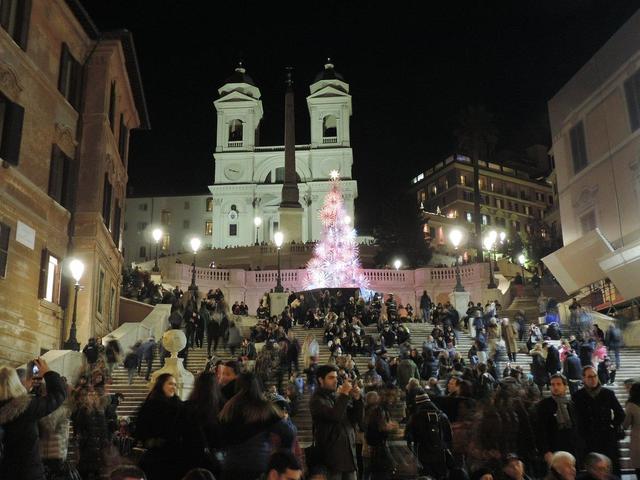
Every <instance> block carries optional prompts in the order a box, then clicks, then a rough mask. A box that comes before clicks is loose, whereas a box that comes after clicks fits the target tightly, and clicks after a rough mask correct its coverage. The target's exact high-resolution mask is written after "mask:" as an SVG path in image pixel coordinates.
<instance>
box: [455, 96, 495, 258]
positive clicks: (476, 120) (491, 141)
mask: <svg viewBox="0 0 640 480" xmlns="http://www.w3.org/2000/svg"><path fill="white" fill-rule="evenodd" d="M454 134H455V136H456V139H457V141H458V148H459V150H460V151H461V152H462V153H465V154H467V155H468V156H470V157H471V161H472V163H473V221H474V223H475V227H476V249H477V251H478V260H479V261H481V262H482V261H483V255H482V218H481V216H480V184H479V179H480V168H479V165H478V160H479V159H483V160H485V161H489V159H490V157H491V155H492V153H493V149H494V147H495V145H496V143H497V141H498V130H497V128H496V126H495V124H494V116H493V114H492V113H491V112H489V111H487V109H486V108H485V107H484V106H482V105H477V106H470V107H467V108H466V109H465V110H463V111H462V112H461V113H460V115H459V116H458V128H457V129H456V130H455V132H454Z"/></svg>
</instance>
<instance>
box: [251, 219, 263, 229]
mask: <svg viewBox="0 0 640 480" xmlns="http://www.w3.org/2000/svg"><path fill="white" fill-rule="evenodd" d="M253 224H254V225H255V226H256V228H258V227H260V225H262V219H261V218H260V217H256V218H254V219H253Z"/></svg>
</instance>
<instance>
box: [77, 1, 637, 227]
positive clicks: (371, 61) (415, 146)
mask: <svg viewBox="0 0 640 480" xmlns="http://www.w3.org/2000/svg"><path fill="white" fill-rule="evenodd" d="M82 3H83V4H84V5H85V7H86V8H87V10H88V12H89V14H90V15H91V16H92V18H93V20H94V22H95V23H96V24H97V26H98V27H99V28H100V29H101V30H109V29H115V28H126V29H129V30H130V31H132V32H133V35H134V39H135V43H136V48H137V53H138V58H139V62H140V68H141V72H142V80H143V84H144V89H145V94H146V98H147V104H148V108H149V114H150V118H151V125H152V130H151V131H149V132H144V131H140V132H133V134H132V139H131V152H130V161H129V175H130V186H132V187H133V192H134V193H135V194H165V193H166V194H168V193H182V192H189V193H198V192H206V191H207V189H206V187H207V185H209V184H211V183H213V172H214V170H213V157H212V154H213V152H214V148H215V129H216V123H215V110H214V107H213V101H214V100H215V99H216V98H217V89H218V88H219V87H220V86H221V84H222V82H223V81H224V80H225V79H226V78H227V77H228V76H229V75H231V73H232V72H233V69H234V67H235V65H236V63H237V61H238V59H240V58H242V59H243V60H244V62H245V65H246V68H247V72H248V73H249V74H250V75H251V76H252V77H253V79H254V80H255V81H256V83H257V84H258V86H259V88H260V90H261V91H262V100H263V105H264V112H265V114H264V118H263V123H262V128H261V144H263V145H282V144H283V143H284V141H283V135H284V133H283V125H282V123H283V117H284V110H283V102H284V97H283V95H284V68H285V66H287V65H292V66H294V67H295V74H294V79H295V81H296V89H297V90H296V95H297V96H296V119H297V120H296V136H297V137H296V143H299V144H300V143H308V142H309V133H308V127H309V122H308V114H307V108H306V101H305V97H306V95H308V94H309V84H310V83H311V81H312V80H313V78H314V76H315V75H316V74H317V73H318V72H319V71H320V70H321V69H322V68H323V64H324V63H325V59H326V57H327V56H331V58H332V59H333V63H334V64H335V67H336V70H337V71H338V72H340V73H342V74H343V75H344V76H345V78H346V80H347V81H348V82H349V84H350V86H351V94H352V96H353V116H352V118H351V137H352V147H353V152H354V178H356V179H357V180H358V188H359V194H360V198H359V199H358V202H357V204H356V216H357V222H358V225H359V227H360V229H361V230H362V231H368V230H369V229H370V227H371V226H372V225H373V224H374V223H375V216H374V212H376V211H377V207H378V206H379V205H381V204H382V202H384V200H385V197H386V196H388V195H394V194H397V193H396V192H399V191H401V190H405V189H406V188H407V187H408V186H409V185H410V179H411V178H412V177H414V176H415V175H416V174H417V173H419V172H420V171H422V170H424V169H425V168H427V167H428V166H429V165H431V164H432V163H435V162H437V161H439V160H442V159H443V158H444V157H446V156H447V155H448V154H449V153H450V152H451V151H452V149H453V148H454V145H455V139H454V136H453V131H454V129H455V127H456V118H457V117H458V114H459V112H460V111H461V110H462V109H463V108H464V107H465V106H467V105H476V104H483V105H485V106H486V107H487V109H488V110H490V111H492V112H493V113H494V114H495V115H496V120H497V126H498V129H499V132H500V136H499V144H498V149H500V148H509V149H513V150H517V149H519V148H523V147H526V146H527V145H530V144H534V143H541V142H542V143H544V144H546V145H549V144H550V139H549V133H548V124H547V123H548V121H547V107H546V102H547V101H548V100H549V98H550V97H552V96H553V95H554V93H555V92H556V91H557V90H558V89H559V88H560V87H562V85H563V84H564V83H566V82H567V80H568V79H569V78H570V77H571V76H572V75H573V74H574V73H575V72H576V71H577V70H578V69H579V68H580V66H581V65H583V64H584V63H585V62H586V61H587V60H588V59H589V58H590V57H591V56H592V55H593V53H594V52H595V51H596V50H597V49H598V48H599V47H600V46H602V45H603V44H604V42H606V40H607V39H608V38H609V37H610V36H611V35H612V34H613V33H614V32H615V31H616V30H617V29H618V28H619V27H620V26H621V25H622V24H623V23H624V22H625V21H626V20H627V19H628V18H629V17H630V16H631V15H632V14H633V13H634V12H635V11H636V10H637V9H638V8H640V0H635V1H631V0H532V1H526V0H486V1H471V0H469V1H454V0H447V1H440V2H425V1H421V2H403V1H400V2H384V3H380V5H382V6H384V8H382V7H374V5H378V3H376V2H363V1H360V2H358V1H345V0H339V1H333V0H326V1H323V2H312V1H303V2H300V1H299V2H292V3H291V6H290V8H286V7H285V5H286V2H264V1H261V2H259V1H256V2H245V1H233V2H222V1H195V0H194V1H176V0H174V1H166V0H164V1H160V0H157V1H153V2H151V1H145V2H143V1H135V0H109V1H104V0H82ZM265 4H268V5H265ZM276 4H277V5H279V6H281V7H277V8H276V7H274V6H273V5H276ZM372 207H373V208H372Z"/></svg>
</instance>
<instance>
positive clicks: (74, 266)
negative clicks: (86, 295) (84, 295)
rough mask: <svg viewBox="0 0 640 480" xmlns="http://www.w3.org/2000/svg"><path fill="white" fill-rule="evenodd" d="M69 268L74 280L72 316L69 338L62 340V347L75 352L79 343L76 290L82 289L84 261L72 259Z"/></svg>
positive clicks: (78, 348) (77, 350) (78, 347)
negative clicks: (81, 280)
mask: <svg viewBox="0 0 640 480" xmlns="http://www.w3.org/2000/svg"><path fill="white" fill-rule="evenodd" d="M69 270H71V276H72V277H73V279H74V280H75V281H76V284H75V285H74V289H75V294H74V297H73V316H72V317H71V328H70V329H69V338H68V339H67V341H66V342H64V348H65V349H66V350H75V351H76V352H79V351H80V344H79V343H78V339H77V338H76V319H77V314H78V292H79V291H80V290H82V286H81V285H80V279H81V278H82V274H83V273H84V263H82V261H81V260H78V259H77V258H76V259H73V260H71V263H70V264H69Z"/></svg>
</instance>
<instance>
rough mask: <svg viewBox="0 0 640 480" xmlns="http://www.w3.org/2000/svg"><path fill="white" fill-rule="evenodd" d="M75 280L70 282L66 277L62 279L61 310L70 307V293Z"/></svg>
mask: <svg viewBox="0 0 640 480" xmlns="http://www.w3.org/2000/svg"><path fill="white" fill-rule="evenodd" d="M72 282H73V280H68V279H66V278H65V277H64V276H62V278H61V279H60V308H62V309H63V310H64V309H66V308H67V307H68V306H69V292H70V291H71V288H70V287H71V285H72Z"/></svg>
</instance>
